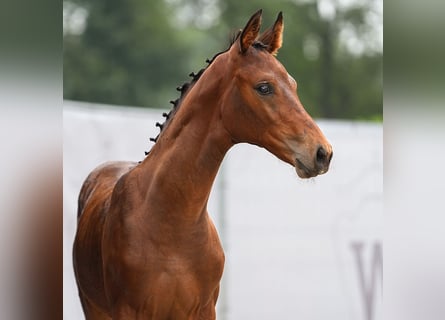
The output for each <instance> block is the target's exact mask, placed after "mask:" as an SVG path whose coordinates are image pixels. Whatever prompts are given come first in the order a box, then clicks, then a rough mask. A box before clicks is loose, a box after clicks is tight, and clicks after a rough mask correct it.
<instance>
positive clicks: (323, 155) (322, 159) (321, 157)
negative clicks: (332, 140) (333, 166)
mask: <svg viewBox="0 0 445 320" xmlns="http://www.w3.org/2000/svg"><path fill="white" fill-rule="evenodd" d="M327 156H328V154H327V152H326V150H325V149H324V148H323V147H319V148H318V150H317V163H318V164H321V165H326V163H327V162H328V157H327Z"/></svg>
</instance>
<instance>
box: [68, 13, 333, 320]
mask: <svg viewBox="0 0 445 320" xmlns="http://www.w3.org/2000/svg"><path fill="white" fill-rule="evenodd" d="M261 14H262V12H261V10H260V11H258V12H256V13H255V14H254V15H253V16H252V17H251V18H250V20H249V21H248V22H247V24H246V26H245V28H244V29H243V30H242V31H240V32H239V33H238V35H237V37H236V38H235V39H234V41H233V43H232V44H231V45H230V47H229V48H228V49H227V50H226V51H224V52H221V53H219V54H217V55H216V56H215V57H214V58H213V59H212V60H211V61H208V62H209V65H208V66H207V68H205V69H203V70H201V71H200V72H199V73H198V74H197V75H195V74H193V80H192V81H191V82H190V83H188V84H186V85H184V86H182V87H180V88H178V90H180V91H181V97H180V99H178V100H176V101H174V102H173V103H174V108H173V110H172V111H171V112H170V113H169V114H165V116H166V118H167V120H166V122H165V123H164V124H158V126H159V127H160V128H161V132H160V134H159V136H158V137H157V138H156V139H153V140H154V141H156V143H155V145H154V146H153V148H152V149H151V151H150V152H149V153H148V155H147V156H146V158H145V159H144V160H143V161H141V162H139V163H138V162H109V163H106V164H103V165H102V166H100V167H98V168H96V169H95V170H94V171H93V172H91V173H90V175H89V176H88V177H87V179H86V180H85V182H84V184H83V186H82V189H81V191H80V195H79V203H78V227H77V233H76V238H75V242H74V251H73V259H74V270H75V275H76V281H77V285H78V288H79V296H80V299H81V303H82V307H83V310H84V313H85V316H86V319H88V320H90V319H175V320H180V319H215V318H216V314H215V305H216V301H217V298H218V293H219V285H220V280H221V277H222V273H223V267H224V252H223V249H222V246H221V243H220V240H219V237H218V234H217V231H216V229H215V227H214V224H213V222H212V221H211V219H210V217H209V215H208V212H207V202H208V199H209V194H210V190H211V188H212V184H213V181H214V179H215V177H216V174H217V172H218V169H219V167H220V165H221V162H222V161H223V158H224V155H225V154H226V152H227V151H228V150H229V149H230V148H231V147H232V146H233V145H234V144H236V143H242V142H244V143H250V144H254V145H257V146H260V147H263V148H265V149H267V150H268V151H269V152H271V153H273V154H274V155H275V156H277V157H278V158H280V159H281V160H283V161H284V162H287V163H289V164H290V165H291V166H293V167H295V170H296V173H297V174H298V176H299V177H301V178H310V177H315V176H317V175H319V174H322V173H325V172H326V171H327V170H328V168H329V163H330V160H331V158H332V148H331V145H330V144H329V143H328V141H327V140H326V138H325V137H324V135H323V133H322V132H321V131H320V129H319V128H318V126H317V125H316V124H315V122H314V121H313V119H312V118H311V117H310V116H309V115H308V114H307V112H306V111H305V109H304V108H303V105H302V104H301V102H300V100H299V98H298V96H297V92H296V91H297V83H296V82H295V80H294V79H293V78H292V77H291V76H290V75H289V74H288V72H287V71H286V69H285V68H284V67H283V65H281V64H280V62H279V61H278V60H277V59H276V58H275V55H276V54H277V51H278V49H279V48H280V47H281V44H282V33H283V17H282V14H281V13H280V14H279V15H278V18H277V20H276V21H275V23H274V25H273V26H272V27H270V28H269V29H267V30H266V31H265V32H264V33H262V34H260V33H259V30H260V25H261Z"/></svg>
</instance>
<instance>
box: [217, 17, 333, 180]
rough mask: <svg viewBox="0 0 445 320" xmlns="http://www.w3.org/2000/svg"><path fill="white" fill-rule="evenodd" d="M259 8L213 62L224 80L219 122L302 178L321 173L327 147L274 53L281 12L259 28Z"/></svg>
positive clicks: (235, 137) (237, 139) (236, 138)
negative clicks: (272, 155)
mask: <svg viewBox="0 0 445 320" xmlns="http://www.w3.org/2000/svg"><path fill="white" fill-rule="evenodd" d="M261 14H262V11H261V10H260V11H258V12H256V13H255V14H254V15H253V16H252V17H251V18H250V20H249V21H248V22H247V24H246V26H245V28H244V29H243V30H242V31H240V32H239V33H238V36H237V38H236V40H235V41H234V43H233V44H232V46H231V47H230V48H229V50H228V51H227V52H226V53H225V54H224V55H221V56H220V57H218V58H217V59H216V61H215V63H214V66H212V67H214V68H215V69H217V68H220V74H225V77H224V79H225V80H226V81H227V83H225V88H226V89H225V92H224V94H223V95H222V101H221V118H222V121H223V124H224V127H225V129H226V130H227V131H228V132H229V134H230V135H231V138H232V141H233V142H234V143H238V142H247V143H251V144H255V145H258V146H260V147H264V148H265V149H267V150H268V151H270V152H271V153H272V154H274V155H275V156H277V157H278V158H279V159H281V160H283V161H285V162H287V163H289V164H291V165H292V166H294V167H295V169H296V172H297V174H298V176H299V177H301V178H310V177H314V176H316V175H319V174H323V173H325V172H327V170H328V168H329V163H330V161H331V158H332V147H331V145H330V144H329V143H328V141H327V139H326V138H325V136H324V135H323V133H322V132H321V130H320V129H319V127H318V126H317V124H316V123H315V122H314V120H313V119H312V118H311V116H310V115H309V114H308V113H307V112H306V110H305V109H304V107H303V105H302V103H301V102H300V99H299V98H298V95H297V82H296V81H295V80H294V78H293V77H292V76H291V75H289V73H288V72H287V71H286V69H285V68H284V66H283V65H282V64H281V63H280V62H279V61H278V60H277V59H276V57H275V55H276V54H277V52H278V50H279V49H280V47H281V44H282V39H283V36H282V35H283V27H284V25H283V16H282V13H281V12H280V13H279V14H278V17H277V19H276V21H275V23H274V24H273V26H272V27H270V28H269V29H268V30H266V31H265V32H264V33H262V34H260V33H259V31H260V26H261ZM224 79H222V81H224Z"/></svg>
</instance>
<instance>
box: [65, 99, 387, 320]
mask: <svg viewBox="0 0 445 320" xmlns="http://www.w3.org/2000/svg"><path fill="white" fill-rule="evenodd" d="M163 111H165V110H159V109H158V110H147V109H137V108H120V107H110V106H97V105H95V106H92V105H89V104H81V103H75V102H70V101H65V103H64V190H63V194H64V195H63V197H64V319H66V320H70V319H82V318H83V313H82V311H81V307H80V302H79V299H78V296H77V288H76V285H75V280H74V274H73V269H72V259H71V249H72V242H73V239H74V233H75V226H76V211H77V196H78V192H79V190H80V187H81V184H82V182H83V180H84V179H85V178H86V176H87V175H88V173H89V172H90V171H91V170H92V169H93V168H94V167H96V166H97V165H99V164H100V163H102V162H105V161H109V160H134V161H138V160H142V159H143V157H144V150H148V149H149V146H150V142H149V137H155V136H156V135H157V133H158V129H157V128H155V126H154V124H155V122H156V121H160V120H162V117H161V114H162V112H163ZM317 123H318V124H319V126H320V128H321V129H322V131H323V132H324V133H325V135H326V137H327V138H328V140H329V141H330V142H331V144H332V146H333V150H334V157H333V159H332V163H331V168H330V171H329V172H328V173H327V174H326V175H323V176H319V177H316V178H314V179H311V180H301V179H300V178H298V177H297V175H296V173H295V170H294V169H293V168H292V167H291V166H289V165H288V164H285V163H284V162H281V161H280V160H278V159H277V158H275V157H274V156H273V155H271V154H269V153H268V152H267V151H265V150H264V149H260V148H258V147H255V146H251V145H247V144H244V145H237V146H235V147H234V148H232V149H231V150H230V151H229V153H228V154H227V156H226V158H225V160H224V162H223V165H222V167H221V171H220V173H219V174H218V177H217V179H216V181H215V185H214V188H213V190H212V194H211V198H210V201H209V212H210V214H211V216H212V217H213V219H214V221H215V223H216V226H217V229H218V231H219V233H220V236H221V238H222V241H223V246H224V249H225V252H226V265H225V270H224V276H223V283H222V288H221V293H220V298H219V301H218V319H219V320H221V319H227V320H232V319H257V320H270V319H281V320H284V319H289V320H293V319H308V320H310V319H314V320H318V319H320V320H324V319H333V320H336V319H338V320H379V319H382V315H381V313H382V310H381V308H382V297H381V290H382V234H381V229H382V220H383V215H382V213H383V212H382V211H383V205H382V203H383V146H382V138H383V129H382V125H381V124H369V123H361V122H346V121H331V120H329V121H326V120H321V121H317Z"/></svg>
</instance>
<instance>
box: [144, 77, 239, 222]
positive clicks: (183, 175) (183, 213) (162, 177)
mask: <svg viewBox="0 0 445 320" xmlns="http://www.w3.org/2000/svg"><path fill="white" fill-rule="evenodd" d="M221 87H222V83H221V79H216V78H214V79H212V78H211V77H210V76H208V74H206V73H204V74H203V76H202V77H201V79H200V80H199V81H198V82H197V83H196V84H195V85H194V86H193V87H192V88H191V89H189V92H188V93H187V94H186V96H185V97H184V98H183V101H182V102H181V106H180V107H179V109H178V110H177V112H176V114H175V115H174V117H173V118H172V119H171V120H170V121H169V123H168V125H167V126H166V127H165V128H164V129H163V131H162V134H161V135H160V136H159V139H158V141H157V142H156V144H155V145H154V147H153V148H152V150H151V151H150V154H149V156H148V157H147V158H146V159H145V160H144V161H143V162H142V163H141V165H140V170H142V175H141V177H142V179H140V181H141V183H144V184H145V190H146V192H147V193H146V204H147V206H149V208H150V210H151V211H153V208H159V210H158V211H159V213H160V214H161V215H162V216H164V217H169V218H172V219H174V220H175V223H179V221H180V220H184V221H188V222H196V221H197V220H199V218H202V217H205V218H206V212H207V211H206V205H207V201H208V197H209V195H210V190H211V187H212V184H213V181H214V180H215V177H216V174H217V172H218V169H219V167H220V165H221V162H222V160H223V158H224V155H225V154H226V152H227V151H228V150H229V148H230V147H231V146H232V145H233V143H232V140H231V138H230V135H229V134H228V132H227V131H226V130H225V128H224V126H223V124H222V122H221V117H220V114H221V113H220V111H221V106H222V102H221V101H222V91H221ZM154 214H156V213H154Z"/></svg>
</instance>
